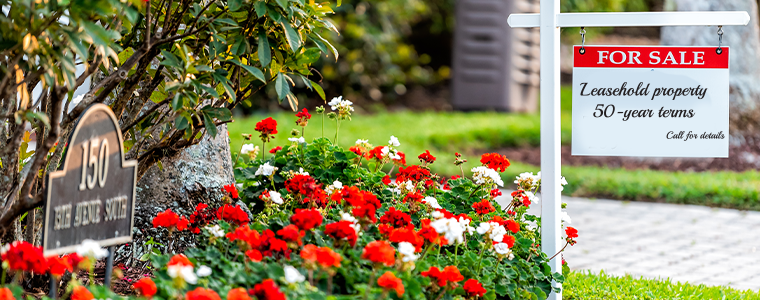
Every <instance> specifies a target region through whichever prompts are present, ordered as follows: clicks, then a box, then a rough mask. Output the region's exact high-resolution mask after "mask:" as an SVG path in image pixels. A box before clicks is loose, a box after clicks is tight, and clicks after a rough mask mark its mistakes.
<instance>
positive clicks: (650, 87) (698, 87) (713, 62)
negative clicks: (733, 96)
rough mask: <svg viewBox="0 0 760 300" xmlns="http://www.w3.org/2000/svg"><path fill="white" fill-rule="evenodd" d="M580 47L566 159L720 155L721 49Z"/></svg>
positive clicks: (723, 132)
mask: <svg viewBox="0 0 760 300" xmlns="http://www.w3.org/2000/svg"><path fill="white" fill-rule="evenodd" d="M580 48H581V47H580V46H575V49H574V50H575V51H574V53H575V55H574V59H573V66H574V68H573V137H572V153H573V155H599V156H659V157H728V56H729V49H728V47H723V48H722V49H720V51H718V49H717V47H643V46H585V47H584V50H585V52H584V53H583V54H581V53H580V52H583V51H579V50H580Z"/></svg>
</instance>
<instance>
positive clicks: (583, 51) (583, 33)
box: [578, 27, 586, 55]
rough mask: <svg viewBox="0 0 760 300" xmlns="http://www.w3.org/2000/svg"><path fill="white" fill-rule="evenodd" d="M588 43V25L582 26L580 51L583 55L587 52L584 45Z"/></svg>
mask: <svg viewBox="0 0 760 300" xmlns="http://www.w3.org/2000/svg"><path fill="white" fill-rule="evenodd" d="M585 45H586V27H581V49H579V50H578V53H580V54H581V55H583V54H586V48H585V47H584V46H585Z"/></svg>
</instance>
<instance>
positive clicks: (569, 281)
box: [562, 271, 760, 300]
mask: <svg viewBox="0 0 760 300" xmlns="http://www.w3.org/2000/svg"><path fill="white" fill-rule="evenodd" d="M564 288H565V290H564V292H563V294H562V297H563V298H564V299H567V300H583V299H605V300H613V299H626V300H629V299H631V300H633V299H668V300H671V299H680V300H687V299H695V300H696V299H699V300H702V299H705V300H706V299H715V300H721V299H737V300H738V299H760V292H758V291H751V290H746V291H740V290H736V289H733V288H730V287H724V286H716V287H712V286H705V285H695V284H688V283H674V282H671V281H670V280H669V279H659V280H656V279H644V278H639V279H636V278H634V277H632V276H630V275H627V276H622V277H617V276H610V275H608V274H605V273H604V272H603V271H602V272H601V273H599V274H593V273H590V272H571V273H570V274H569V276H568V277H567V278H566V281H565V284H564Z"/></svg>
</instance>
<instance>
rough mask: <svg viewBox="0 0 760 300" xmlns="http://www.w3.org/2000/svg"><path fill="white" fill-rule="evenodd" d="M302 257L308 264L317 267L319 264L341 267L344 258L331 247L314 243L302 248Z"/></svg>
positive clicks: (321, 265)
mask: <svg viewBox="0 0 760 300" xmlns="http://www.w3.org/2000/svg"><path fill="white" fill-rule="evenodd" d="M301 258H303V260H304V261H305V262H306V263H307V265H308V266H311V267H312V268H315V267H316V266H317V265H319V266H320V267H322V268H331V267H340V262H341V260H343V258H342V257H341V256H340V254H338V253H337V252H335V251H333V249H330V248H329V247H317V246H314V245H312V244H309V245H306V246H304V247H303V250H301Z"/></svg>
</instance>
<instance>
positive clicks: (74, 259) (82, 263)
mask: <svg viewBox="0 0 760 300" xmlns="http://www.w3.org/2000/svg"><path fill="white" fill-rule="evenodd" d="M63 258H65V259H67V260H68V261H69V264H70V265H71V267H72V268H74V271H76V270H77V269H85V270H88V269H90V260H89V259H87V258H86V257H81V256H79V254H76V253H69V254H66V255H64V256H63Z"/></svg>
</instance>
